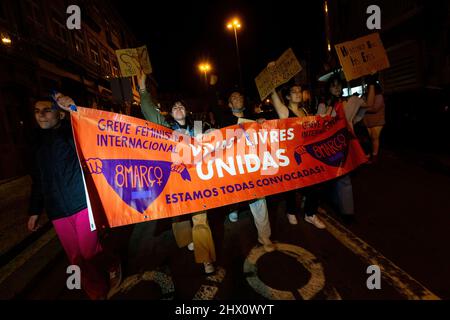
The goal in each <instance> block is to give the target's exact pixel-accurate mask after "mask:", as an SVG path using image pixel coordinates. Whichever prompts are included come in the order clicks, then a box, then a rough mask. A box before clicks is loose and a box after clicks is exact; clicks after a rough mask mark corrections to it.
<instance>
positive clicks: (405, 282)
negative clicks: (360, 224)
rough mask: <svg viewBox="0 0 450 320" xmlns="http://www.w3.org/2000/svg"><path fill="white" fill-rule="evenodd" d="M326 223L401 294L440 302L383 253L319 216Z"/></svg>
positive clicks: (331, 232)
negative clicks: (377, 268) (376, 268)
mask: <svg viewBox="0 0 450 320" xmlns="http://www.w3.org/2000/svg"><path fill="white" fill-rule="evenodd" d="M319 215H320V218H321V219H322V220H323V221H324V222H325V224H326V226H327V229H326V230H328V232H329V233H330V234H331V235H332V236H333V237H335V238H336V239H337V240H338V241H339V242H341V243H342V244H343V245H344V246H345V247H347V248H348V249H349V250H350V251H352V252H353V253H354V254H356V255H357V256H359V258H360V259H362V260H363V261H364V262H365V263H367V264H368V266H369V265H377V266H379V267H380V269H381V275H382V277H383V278H384V280H385V281H387V282H388V283H389V284H390V285H391V286H393V287H394V288H395V289H396V290H397V291H398V292H399V293H400V294H402V295H404V296H405V297H406V298H407V299H409V300H440V298H439V297H438V296H437V295H435V294H434V293H433V292H431V291H430V290H429V289H427V288H426V287H425V286H423V285H422V284H421V283H419V282H418V281H417V280H415V279H414V278H413V277H411V276H410V275H409V274H407V273H406V272H405V271H403V270H402V269H400V268H399V267H398V266H396V265H395V264H394V263H393V262H392V261H390V260H389V259H387V258H386V257H384V256H383V255H382V254H381V253H379V252H378V251H377V250H375V249H374V248H373V247H371V246H370V245H369V244H367V243H366V242H364V241H363V240H362V239H360V238H358V237H357V236H356V235H355V234H353V233H352V232H351V231H350V230H348V229H346V228H345V227H344V226H342V225H341V224H340V223H338V222H337V221H336V220H335V219H333V218H332V217H330V216H329V215H328V214H327V215H324V214H319Z"/></svg>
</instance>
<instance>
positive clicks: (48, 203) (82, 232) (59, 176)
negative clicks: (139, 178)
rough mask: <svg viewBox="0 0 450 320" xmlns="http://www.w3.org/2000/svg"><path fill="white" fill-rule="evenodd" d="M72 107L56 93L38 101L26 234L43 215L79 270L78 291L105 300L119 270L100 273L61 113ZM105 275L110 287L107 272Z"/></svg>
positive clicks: (95, 235)
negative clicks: (44, 212) (43, 213)
mask: <svg viewBox="0 0 450 320" xmlns="http://www.w3.org/2000/svg"><path fill="white" fill-rule="evenodd" d="M58 105H59V106H61V107H62V108H63V109H65V110H69V108H70V107H69V106H70V105H75V103H74V101H73V100H72V99H71V98H69V97H65V96H63V95H62V94H60V93H58V94H56V95H55V96H54V99H53V100H52V98H50V97H48V98H43V99H39V100H37V101H36V103H35V104H34V115H35V119H36V122H37V123H38V125H39V127H40V129H39V130H38V131H37V133H36V135H35V136H34V138H35V139H36V141H35V143H34V147H33V153H34V157H33V166H34V170H33V172H32V179H33V184H32V190H31V200H30V209H29V213H30V217H29V219H28V229H29V230H30V231H33V232H34V231H37V230H38V229H39V227H40V225H39V217H40V216H41V214H42V212H43V210H45V211H46V213H47V215H48V217H49V220H51V221H52V224H53V226H54V227H55V230H56V233H57V235H58V238H59V240H60V242H61V244H62V246H63V248H64V250H65V252H66V254H67V257H68V259H69V262H70V264H71V265H77V266H79V267H80V270H81V285H82V288H83V290H84V291H85V292H86V294H87V295H88V297H89V298H90V299H93V300H97V299H106V297H107V294H108V290H109V289H113V288H114V287H117V286H118V285H119V284H120V281H121V277H122V272H121V266H120V264H117V263H116V264H115V265H114V266H112V267H110V268H109V267H107V266H106V267H105V266H103V263H100V261H104V257H103V254H104V250H103V248H102V245H101V243H100V240H99V235H98V232H97V231H91V229H90V223H89V215H88V209H87V202H86V196H85V190H84V183H83V177H82V172H81V168H80V164H79V161H78V157H77V153H76V149H75V144H74V140H73V135H72V128H71V125H70V121H68V120H66V113H65V112H64V111H63V110H61V109H60V108H59V107H58ZM107 269H109V270H110V284H108V281H107V272H106V270H107Z"/></svg>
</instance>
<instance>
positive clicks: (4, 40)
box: [2, 33, 12, 46]
mask: <svg viewBox="0 0 450 320" xmlns="http://www.w3.org/2000/svg"><path fill="white" fill-rule="evenodd" d="M2 43H3V44H4V45H5V46H10V45H11V43H12V40H11V38H10V37H9V36H8V35H7V34H3V33H2Z"/></svg>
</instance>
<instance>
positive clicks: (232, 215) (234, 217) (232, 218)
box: [228, 211, 238, 222]
mask: <svg viewBox="0 0 450 320" xmlns="http://www.w3.org/2000/svg"><path fill="white" fill-rule="evenodd" d="M228 219H230V221H231V222H237V221H238V213H237V211H233V212H232V213H230V214H229V215H228Z"/></svg>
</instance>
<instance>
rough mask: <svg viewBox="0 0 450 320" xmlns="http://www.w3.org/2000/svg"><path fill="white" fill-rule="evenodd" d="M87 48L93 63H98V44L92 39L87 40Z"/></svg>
mask: <svg viewBox="0 0 450 320" xmlns="http://www.w3.org/2000/svg"><path fill="white" fill-rule="evenodd" d="M89 49H90V52H91V59H92V61H94V63H95V64H97V65H100V54H99V51H98V45H97V44H96V43H95V42H94V41H92V40H91V41H89Z"/></svg>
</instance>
